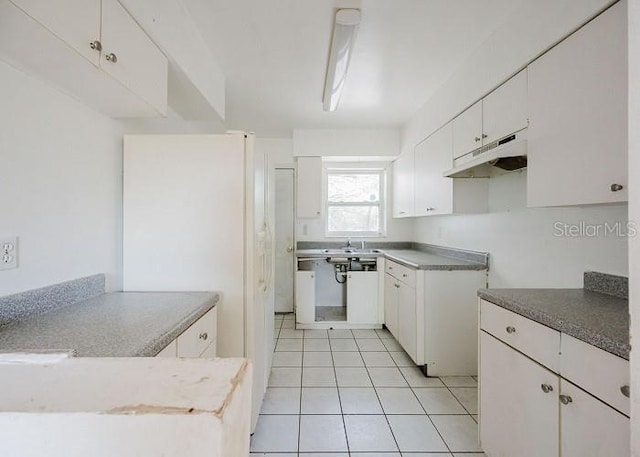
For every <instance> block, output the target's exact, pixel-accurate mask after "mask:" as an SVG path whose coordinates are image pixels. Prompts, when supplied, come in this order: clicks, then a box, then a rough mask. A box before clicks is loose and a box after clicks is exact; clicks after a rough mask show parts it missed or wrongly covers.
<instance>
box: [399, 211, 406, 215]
mask: <svg viewBox="0 0 640 457" xmlns="http://www.w3.org/2000/svg"><path fill="white" fill-rule="evenodd" d="M398 214H407V212H406V211H400V213H398Z"/></svg>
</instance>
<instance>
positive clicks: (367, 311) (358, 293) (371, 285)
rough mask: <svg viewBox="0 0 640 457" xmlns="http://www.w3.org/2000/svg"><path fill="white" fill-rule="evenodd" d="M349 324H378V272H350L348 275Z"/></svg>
mask: <svg viewBox="0 0 640 457" xmlns="http://www.w3.org/2000/svg"><path fill="white" fill-rule="evenodd" d="M347 322H348V323H350V324H378V272H377V271H350V272H349V273H348V274H347Z"/></svg>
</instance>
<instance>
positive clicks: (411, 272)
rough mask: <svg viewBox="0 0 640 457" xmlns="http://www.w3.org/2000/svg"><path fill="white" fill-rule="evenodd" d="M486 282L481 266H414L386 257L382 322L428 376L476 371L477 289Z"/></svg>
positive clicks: (463, 374) (472, 373) (457, 374)
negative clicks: (453, 268)
mask: <svg viewBox="0 0 640 457" xmlns="http://www.w3.org/2000/svg"><path fill="white" fill-rule="evenodd" d="M485 286H486V272H485V271H484V270H476V271H473V270H464V271H439V270H416V269H413V268H409V267H406V266H404V265H401V264H399V263H397V262H393V261H390V260H388V261H387V262H386V268H385V280H384V300H385V301H384V319H385V325H386V327H387V329H388V330H389V331H390V332H391V334H392V335H393V336H394V337H395V338H396V340H398V342H399V343H400V345H401V346H402V348H403V349H404V350H405V351H406V352H407V354H408V355H409V356H410V357H411V359H412V360H413V361H414V362H415V364H416V365H425V366H426V369H427V373H428V375H429V376H472V375H475V374H477V367H478V363H477V360H478V341H477V334H476V329H477V327H478V311H477V308H476V291H477V290H478V289H479V288H481V287H485Z"/></svg>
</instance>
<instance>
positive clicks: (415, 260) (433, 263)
mask: <svg viewBox="0 0 640 457" xmlns="http://www.w3.org/2000/svg"><path fill="white" fill-rule="evenodd" d="M384 256H385V258H387V259H389V260H393V261H394V262H398V263H400V264H403V265H406V266H408V267H411V268H417V269H418V270H486V269H487V266H486V265H484V264H481V263H477V262H470V261H467V260H461V259H456V258H454V257H447V256H442V255H437V254H431V253H429V252H424V251H418V250H414V249H402V250H389V251H384Z"/></svg>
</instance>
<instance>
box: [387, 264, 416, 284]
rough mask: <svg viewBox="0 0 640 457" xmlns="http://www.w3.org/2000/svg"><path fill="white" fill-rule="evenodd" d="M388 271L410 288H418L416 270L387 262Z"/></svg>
mask: <svg viewBox="0 0 640 457" xmlns="http://www.w3.org/2000/svg"><path fill="white" fill-rule="evenodd" d="M386 271H387V273H389V274H390V275H391V276H393V277H394V278H396V279H397V280H398V281H402V282H403V283H405V284H406V285H408V286H409V287H414V288H415V287H416V270H414V269H412V268H409V267H405V266H404V265H400V264H399V263H396V262H392V261H390V260H387V266H386Z"/></svg>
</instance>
